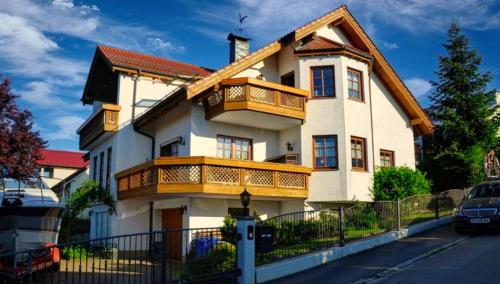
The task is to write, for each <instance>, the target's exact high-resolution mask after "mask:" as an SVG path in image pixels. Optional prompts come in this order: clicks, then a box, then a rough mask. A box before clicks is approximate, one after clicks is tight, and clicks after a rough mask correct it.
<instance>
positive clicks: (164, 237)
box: [160, 231, 168, 284]
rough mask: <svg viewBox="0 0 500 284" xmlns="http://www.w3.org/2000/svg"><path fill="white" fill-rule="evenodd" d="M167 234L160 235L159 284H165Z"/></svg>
mask: <svg viewBox="0 0 500 284" xmlns="http://www.w3.org/2000/svg"><path fill="white" fill-rule="evenodd" d="M167 232H168V231H166V232H163V233H162V238H161V261H160V263H161V269H160V273H161V275H160V283H161V284H165V283H167Z"/></svg>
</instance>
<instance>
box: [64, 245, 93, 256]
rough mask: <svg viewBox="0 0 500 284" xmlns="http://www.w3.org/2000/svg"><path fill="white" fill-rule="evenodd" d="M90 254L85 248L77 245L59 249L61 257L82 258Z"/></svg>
mask: <svg viewBox="0 0 500 284" xmlns="http://www.w3.org/2000/svg"><path fill="white" fill-rule="evenodd" d="M88 256H90V254H89V252H87V250H86V249H85V248H83V247H81V246H79V245H77V246H67V247H64V248H63V249H62V251H61V257H62V258H63V259H84V258H87V257H88Z"/></svg>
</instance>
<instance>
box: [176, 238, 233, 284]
mask: <svg viewBox="0 0 500 284" xmlns="http://www.w3.org/2000/svg"><path fill="white" fill-rule="evenodd" d="M186 257H187V260H186V265H185V266H184V270H183V271H182V272H181V273H180V275H178V278H179V279H186V278H189V277H192V276H199V275H206V274H210V273H214V272H224V271H228V270H231V269H233V268H234V267H235V265H236V247H235V246H234V245H233V244H230V243H226V242H222V243H219V244H217V245H215V246H213V247H212V248H210V250H209V252H208V255H206V256H204V257H202V258H200V259H196V258H195V256H194V254H193V251H192V252H191V253H190V254H188V255H187V256H186Z"/></svg>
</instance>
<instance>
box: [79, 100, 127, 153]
mask: <svg viewBox="0 0 500 284" xmlns="http://www.w3.org/2000/svg"><path fill="white" fill-rule="evenodd" d="M119 112H120V106H118V105H113V104H103V105H102V106H101V109H100V110H98V111H97V112H94V113H93V114H92V115H91V116H90V117H89V118H88V119H87V120H86V121H85V122H84V123H83V124H82V126H80V128H78V135H80V150H86V147H88V146H89V145H90V144H91V143H92V142H94V141H95V140H96V139H97V138H99V137H101V136H104V135H105V134H109V133H114V132H116V131H118V114H119Z"/></svg>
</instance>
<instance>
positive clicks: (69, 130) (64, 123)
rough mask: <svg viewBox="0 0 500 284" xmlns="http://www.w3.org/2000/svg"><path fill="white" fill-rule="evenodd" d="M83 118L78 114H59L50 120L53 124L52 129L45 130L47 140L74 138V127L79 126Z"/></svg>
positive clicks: (75, 136)
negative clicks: (53, 128)
mask: <svg viewBox="0 0 500 284" xmlns="http://www.w3.org/2000/svg"><path fill="white" fill-rule="evenodd" d="M84 121H85V120H84V119H83V118H81V117H79V116H74V115H67V116H59V117H56V118H55V119H54V120H52V121H51V124H52V125H53V126H55V130H53V131H45V133H46V134H45V135H44V136H45V138H47V139H48V140H76V139H77V135H76V130H75V129H76V128H78V126H80V125H81V124H82V123H83V122H84Z"/></svg>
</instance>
